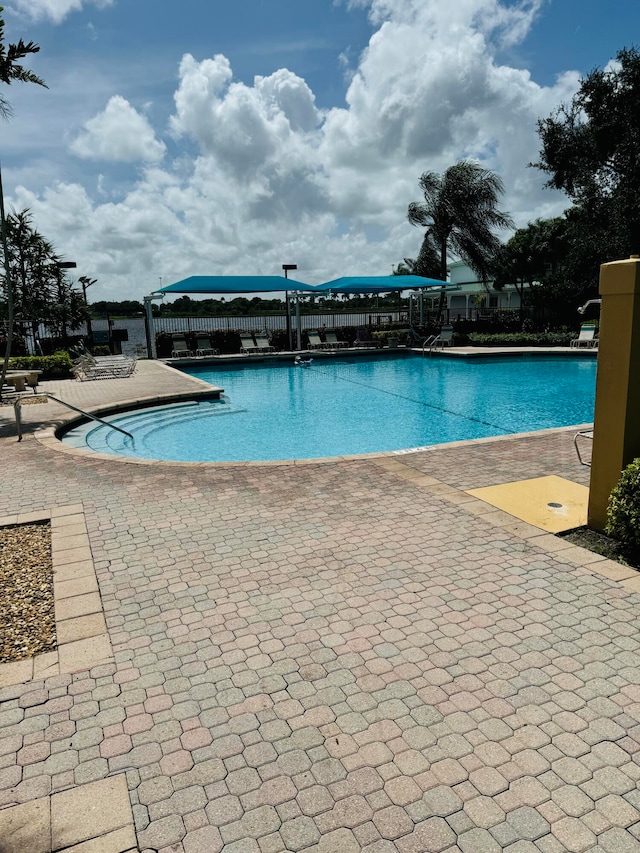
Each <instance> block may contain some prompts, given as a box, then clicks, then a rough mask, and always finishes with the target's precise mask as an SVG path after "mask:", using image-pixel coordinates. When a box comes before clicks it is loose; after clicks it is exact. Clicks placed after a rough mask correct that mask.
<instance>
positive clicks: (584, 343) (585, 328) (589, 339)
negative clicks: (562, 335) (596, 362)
mask: <svg viewBox="0 0 640 853" xmlns="http://www.w3.org/2000/svg"><path fill="white" fill-rule="evenodd" d="M596 332H597V327H596V324H595V323H583V324H582V325H581V326H580V334H579V335H578V337H577V338H574V339H573V340H572V341H570V342H569V346H570V347H572V348H573V349H581V348H582V347H585V348H586V349H591V348H592V347H597V346H598V338H597V337H596Z"/></svg>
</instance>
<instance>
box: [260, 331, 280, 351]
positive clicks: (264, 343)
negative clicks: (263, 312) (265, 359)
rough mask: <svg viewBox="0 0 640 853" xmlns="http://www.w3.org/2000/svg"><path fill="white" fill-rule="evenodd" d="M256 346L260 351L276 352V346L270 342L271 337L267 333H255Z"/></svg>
mask: <svg viewBox="0 0 640 853" xmlns="http://www.w3.org/2000/svg"><path fill="white" fill-rule="evenodd" d="M255 339H256V346H257V347H258V350H259V351H260V352H275V351H276V348H275V347H274V346H272V345H271V344H270V343H269V338H268V337H267V335H266V334H265V333H258V334H256V335H255Z"/></svg>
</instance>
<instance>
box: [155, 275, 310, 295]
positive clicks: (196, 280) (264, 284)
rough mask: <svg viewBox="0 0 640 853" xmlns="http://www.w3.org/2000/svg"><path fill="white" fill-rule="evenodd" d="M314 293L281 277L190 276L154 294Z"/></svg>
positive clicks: (305, 286) (297, 283)
mask: <svg viewBox="0 0 640 853" xmlns="http://www.w3.org/2000/svg"><path fill="white" fill-rule="evenodd" d="M285 290H288V291H291V292H295V291H302V292H304V293H315V292H316V291H317V288H315V287H313V286H312V285H310V284H305V283H304V282H302V281H296V280H295V279H294V278H285V277H284V276H283V275H191V276H189V278H183V279H182V280H181V281H176V282H174V283H173V284H167V285H166V287H161V288H159V289H158V290H156V291H154V292H155V293H277V292H282V291H285Z"/></svg>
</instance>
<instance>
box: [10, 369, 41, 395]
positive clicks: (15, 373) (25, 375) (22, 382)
mask: <svg viewBox="0 0 640 853" xmlns="http://www.w3.org/2000/svg"><path fill="white" fill-rule="evenodd" d="M41 373H42V371H41V370H7V376H6V381H7V382H8V383H9V384H11V385H15V388H16V391H26V390H27V388H26V386H27V385H29V386H30V387H31V388H33V389H34V390H35V387H36V385H37V384H38V376H40V374H41Z"/></svg>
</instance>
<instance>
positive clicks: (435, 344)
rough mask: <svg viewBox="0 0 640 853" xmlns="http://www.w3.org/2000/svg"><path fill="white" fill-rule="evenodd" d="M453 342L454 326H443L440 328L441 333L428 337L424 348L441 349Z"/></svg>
mask: <svg viewBox="0 0 640 853" xmlns="http://www.w3.org/2000/svg"><path fill="white" fill-rule="evenodd" d="M452 342H453V326H443V327H442V328H441V329H440V334H439V335H432V336H431V338H427V340H426V341H425V342H424V344H423V348H424V347H429V350H433V349H441V348H444V347H450V346H451V344H452Z"/></svg>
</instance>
